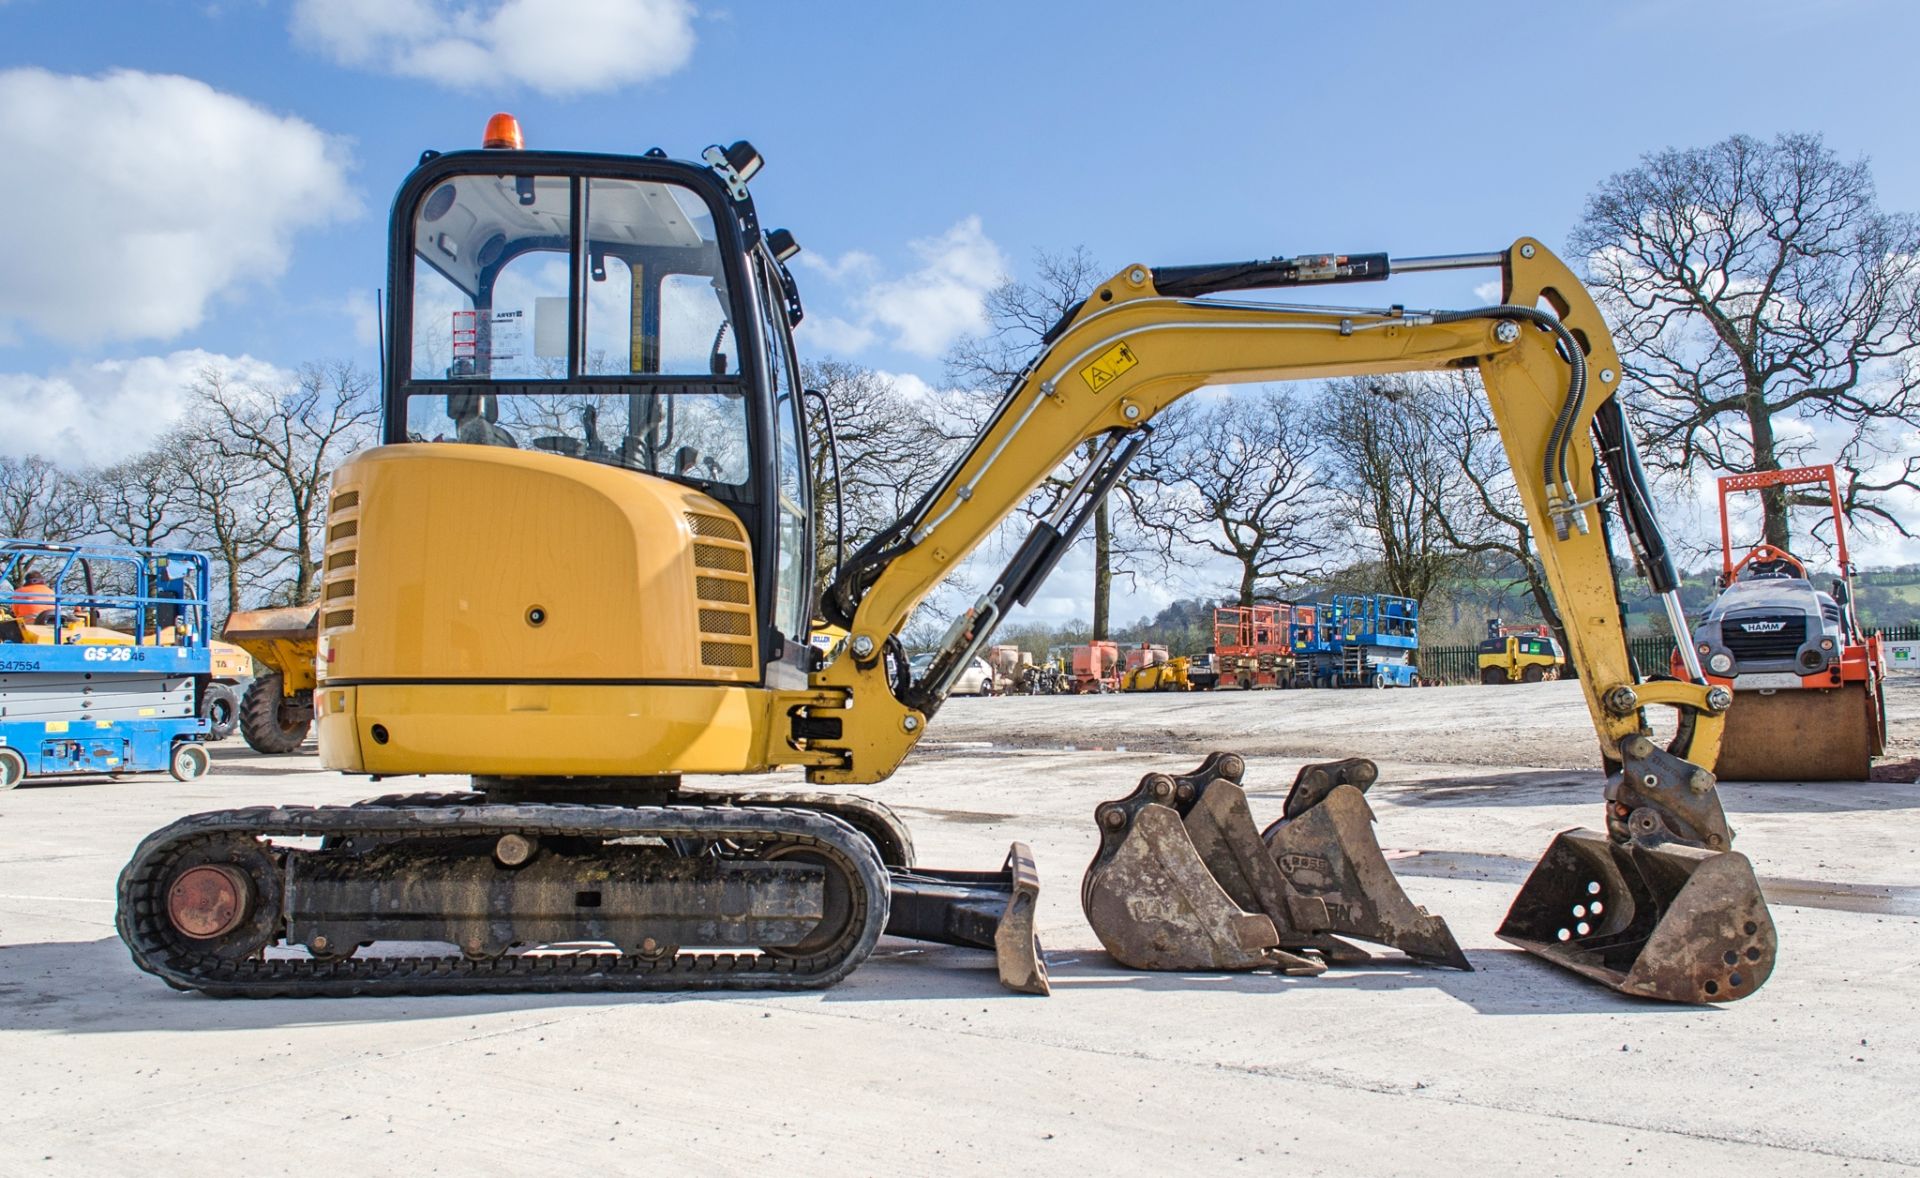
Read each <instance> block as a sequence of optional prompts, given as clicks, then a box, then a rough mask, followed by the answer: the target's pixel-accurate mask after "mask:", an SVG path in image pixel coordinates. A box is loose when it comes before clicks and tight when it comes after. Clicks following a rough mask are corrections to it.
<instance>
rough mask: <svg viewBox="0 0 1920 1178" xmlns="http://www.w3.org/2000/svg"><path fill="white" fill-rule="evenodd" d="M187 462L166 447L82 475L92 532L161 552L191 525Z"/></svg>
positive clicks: (175, 451) (170, 447) (175, 449)
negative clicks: (187, 490)
mask: <svg viewBox="0 0 1920 1178" xmlns="http://www.w3.org/2000/svg"><path fill="white" fill-rule="evenodd" d="M185 467H186V463H185V462H183V461H182V456H181V454H180V453H179V450H178V448H177V447H175V446H173V445H169V444H167V443H165V442H163V443H161V444H160V445H158V446H155V447H154V448H153V449H151V450H148V451H147V452H145V453H144V454H138V455H135V456H134V457H132V458H129V459H127V460H126V461H124V462H117V463H115V464H114V465H112V466H109V467H106V468H104V469H98V470H90V471H87V472H85V473H84V474H82V475H81V476H80V479H81V483H82V486H83V488H84V489H83V491H82V494H83V497H84V499H85V502H86V507H87V511H86V517H87V522H88V525H89V526H88V531H89V532H90V533H91V534H93V535H95V536H106V537H111V538H113V539H115V540H118V541H119V542H120V543H122V544H129V545H132V546H134V547H136V548H160V547H163V546H165V545H166V544H167V543H168V541H170V540H173V539H174V538H175V537H177V536H179V535H180V534H181V532H182V531H183V530H185V528H186V526H187V509H188V498H187V494H186V485H185V473H184V472H185Z"/></svg>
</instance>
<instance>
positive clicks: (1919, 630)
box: [1419, 625, 1920, 684]
mask: <svg viewBox="0 0 1920 1178" xmlns="http://www.w3.org/2000/svg"><path fill="white" fill-rule="evenodd" d="M1876 633H1878V634H1879V635H1880V636H1881V638H1882V639H1883V640H1885V641H1887V642H1920V625H1906V626H1886V627H1883V628H1882V629H1880V630H1878V631H1876ZM1627 646H1628V649H1630V650H1631V651H1632V652H1633V659H1634V661H1635V662H1636V663H1638V664H1639V665H1640V673H1641V674H1643V675H1664V674H1665V673H1666V671H1667V666H1668V663H1669V660H1671V659H1672V658H1673V639H1672V638H1669V637H1667V636H1665V635H1661V636H1660V637H1657V638H1633V639H1629V640H1628V642H1627ZM1419 667H1420V678H1422V679H1424V680H1427V681H1428V682H1438V683H1443V684H1455V683H1478V682H1479V681H1480V651H1479V648H1478V647H1474V646H1423V647H1421V648H1420V657H1419Z"/></svg>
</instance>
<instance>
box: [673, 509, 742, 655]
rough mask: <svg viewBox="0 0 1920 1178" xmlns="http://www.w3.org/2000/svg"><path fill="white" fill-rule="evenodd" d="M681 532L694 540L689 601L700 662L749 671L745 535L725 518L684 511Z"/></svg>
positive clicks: (737, 525)
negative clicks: (695, 608)
mask: <svg viewBox="0 0 1920 1178" xmlns="http://www.w3.org/2000/svg"><path fill="white" fill-rule="evenodd" d="M687 530H688V531H690V532H692V533H693V535H694V536H695V537H697V539H695V541H694V544H693V563H694V566H695V567H696V568H697V569H699V572H698V573H697V574H696V575H695V576H694V579H693V591H694V596H695V597H697V598H698V599H699V601H700V619H699V620H700V661H701V662H702V663H704V664H706V665H707V666H709V667H716V668H724V669H727V670H742V671H744V670H751V669H752V668H753V667H754V665H755V664H756V663H757V662H758V661H759V660H758V659H756V658H755V657H754V644H753V581H752V570H753V560H752V556H751V553H750V552H749V551H748V549H747V537H746V533H745V532H744V531H743V530H742V529H741V527H740V525H739V524H738V523H736V522H735V521H733V520H732V519H729V518H727V517H725V516H719V515H709V514H706V513H703V512H695V511H689V512H687Z"/></svg>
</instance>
